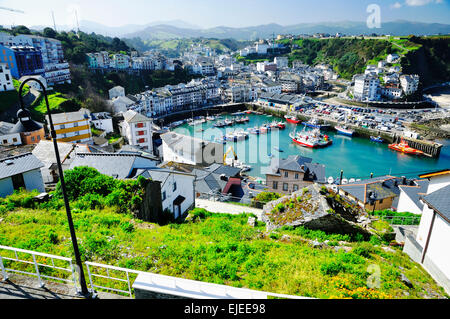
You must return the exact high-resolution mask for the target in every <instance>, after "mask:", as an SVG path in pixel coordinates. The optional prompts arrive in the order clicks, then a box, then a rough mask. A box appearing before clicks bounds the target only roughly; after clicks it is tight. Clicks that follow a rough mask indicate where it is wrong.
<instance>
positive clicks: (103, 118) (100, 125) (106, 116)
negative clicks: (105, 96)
mask: <svg viewBox="0 0 450 319" xmlns="http://www.w3.org/2000/svg"><path fill="white" fill-rule="evenodd" d="M91 123H92V125H94V127H95V128H96V129H99V130H102V131H105V132H106V133H111V132H114V128H113V121H112V118H111V114H110V113H108V112H100V113H91Z"/></svg>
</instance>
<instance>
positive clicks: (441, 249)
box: [425, 215, 450, 279]
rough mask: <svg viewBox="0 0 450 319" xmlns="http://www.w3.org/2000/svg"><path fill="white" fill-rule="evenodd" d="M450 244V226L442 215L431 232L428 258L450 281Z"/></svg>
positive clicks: (438, 216) (436, 220) (438, 217)
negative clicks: (449, 246)
mask: <svg viewBox="0 0 450 319" xmlns="http://www.w3.org/2000/svg"><path fill="white" fill-rule="evenodd" d="M449 243H450V224H449V223H448V222H447V221H445V220H444V219H443V218H442V217H441V216H440V215H436V219H435V221H434V225H433V231H432V232H431V236H430V242H429V244H428V250H427V252H426V255H425V256H426V257H428V258H429V259H430V260H431V261H432V262H433V263H434V264H435V265H436V267H438V268H439V270H440V271H441V272H443V273H444V274H445V276H446V277H447V279H450V253H449V248H448V245H449ZM446 252H447V253H446Z"/></svg>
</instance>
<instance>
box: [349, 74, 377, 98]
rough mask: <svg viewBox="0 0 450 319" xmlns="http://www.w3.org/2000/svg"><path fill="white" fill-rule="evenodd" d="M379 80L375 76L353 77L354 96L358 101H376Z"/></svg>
mask: <svg viewBox="0 0 450 319" xmlns="http://www.w3.org/2000/svg"><path fill="white" fill-rule="evenodd" d="M379 86H380V80H379V79H378V78H377V77H375V76H370V75H359V76H356V77H355V88H354V91H353V92H354V97H355V99H357V100H360V101H377V100H379V98H380V96H379V93H378V88H379Z"/></svg>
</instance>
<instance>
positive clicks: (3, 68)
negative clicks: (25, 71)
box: [0, 63, 14, 92]
mask: <svg viewBox="0 0 450 319" xmlns="http://www.w3.org/2000/svg"><path fill="white" fill-rule="evenodd" d="M12 90H14V83H13V78H12V76H11V71H10V70H9V67H8V64H6V63H0V92H5V91H12Z"/></svg>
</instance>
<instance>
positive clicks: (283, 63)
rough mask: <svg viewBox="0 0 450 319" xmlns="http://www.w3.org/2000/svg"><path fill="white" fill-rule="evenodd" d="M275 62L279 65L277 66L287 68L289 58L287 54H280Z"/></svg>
mask: <svg viewBox="0 0 450 319" xmlns="http://www.w3.org/2000/svg"><path fill="white" fill-rule="evenodd" d="M274 63H275V64H276V65H277V68H279V69H281V68H287V67H288V63H289V59H288V58H287V57H285V56H279V57H276V58H275V59H274Z"/></svg>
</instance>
